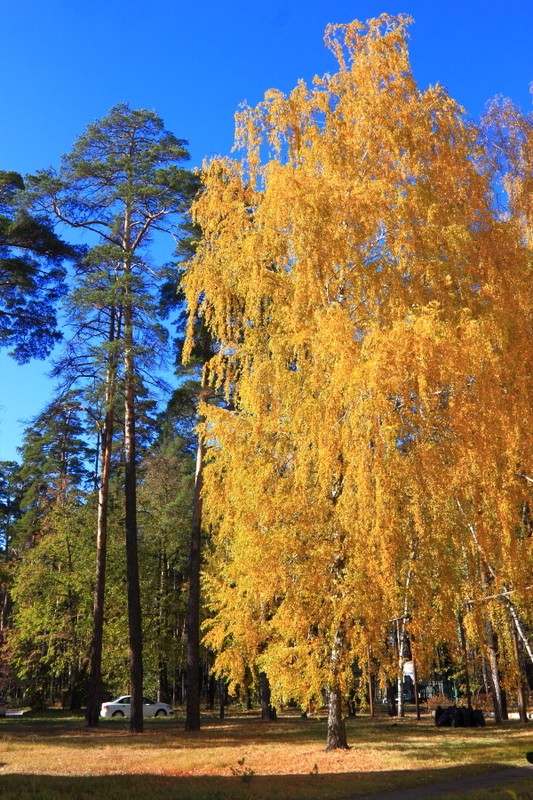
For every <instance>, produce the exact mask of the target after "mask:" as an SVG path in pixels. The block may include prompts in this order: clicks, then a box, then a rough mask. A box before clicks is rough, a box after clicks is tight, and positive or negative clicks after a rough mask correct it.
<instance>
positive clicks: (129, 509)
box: [124, 265, 144, 733]
mask: <svg viewBox="0 0 533 800" xmlns="http://www.w3.org/2000/svg"><path fill="white" fill-rule="evenodd" d="M126 272H128V265H126ZM128 289H129V287H127V289H126V291H127V292H128V294H127V296H126V302H125V305H124V383H125V386H124V393H125V403H124V412H125V413H124V460H125V478H124V495H125V516H126V576H127V582H128V619H129V641H130V683H131V716H130V731H131V732H132V733H142V732H143V730H144V720H143V661H142V619H141V593H140V586H139V557H138V548H137V465H136V454H135V444H136V442H135V370H134V359H133V321H132V307H131V298H130V297H129V291H128Z"/></svg>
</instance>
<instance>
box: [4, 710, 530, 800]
mask: <svg viewBox="0 0 533 800" xmlns="http://www.w3.org/2000/svg"><path fill="white" fill-rule="evenodd" d="M202 726H203V727H202V730H201V731H199V732H198V733H192V734H191V733H185V731H184V730H183V719H182V718H181V717H180V716H178V717H176V718H175V719H157V720H146V724H145V733H144V734H142V735H131V734H130V733H129V731H128V722H127V721H124V720H111V719H110V720H102V721H101V723H100V726H99V728H98V729H97V730H95V731H87V730H86V729H85V727H84V724H83V719H82V718H81V716H78V717H75V716H68V715H66V714H65V712H47V713H46V714H37V713H32V714H27V715H24V716H22V717H8V718H7V719H5V720H0V797H1V798H2V800H25V799H26V798H42V800H56V798H76V800H78V798H79V799H80V800H85V798H99V799H101V798H106V800H107V798H112V799H113V800H118V799H119V798H123V799H124V800H141V798H142V799H143V800H144V799H145V798H149V799H150V800H170V798H172V799H173V800H200V799H201V800H230V799H232V798H246V799H249V800H330V799H331V800H333V799H334V798H343V797H357V796H360V797H365V796H370V795H372V794H378V793H380V792H386V791H388V790H393V789H400V788H408V787H412V786H420V785H424V784H425V785H430V784H432V783H436V782H440V781H445V780H448V779H450V778H455V777H457V776H460V775H467V774H473V773H486V772H488V771H491V770H498V769H504V768H507V767H510V766H525V765H526V763H527V762H526V761H525V753H526V751H528V750H532V749H533V736H532V733H533V731H532V730H531V728H532V727H533V726H528V725H522V724H520V723H518V722H509V723H506V724H504V725H501V726H495V725H494V724H493V723H491V722H489V723H488V724H487V727H485V728H481V729H477V728H472V729H461V728H458V729H452V728H447V729H441V728H436V727H435V725H434V724H433V720H432V718H431V717H430V716H426V717H425V718H423V719H422V720H420V721H417V720H416V718H414V717H412V716H409V715H408V716H407V717H406V718H404V719H401V720H394V719H392V720H391V719H389V718H387V717H376V718H375V719H371V718H370V717H368V716H365V715H360V716H358V717H357V718H356V719H353V720H348V739H349V743H350V745H351V749H350V750H349V751H346V752H332V753H326V752H325V750H324V746H325V740H326V722H325V719H301V718H300V716H299V715H298V714H297V712H289V711H288V712H284V713H282V714H281V715H280V719H279V720H278V722H277V723H262V722H261V721H259V720H258V718H257V713H251V712H237V711H234V712H230V713H228V714H227V715H226V718H225V719H224V720H219V719H217V718H216V717H210V716H205V717H204V718H203V720H202ZM532 778H533V772H532ZM511 789H514V795H513V793H512V792H511V791H510V790H511ZM453 796H454V795H450V797H453ZM457 796H458V795H455V797H457ZM461 796H462V797H465V796H468V797H471V798H476V800H477V799H478V798H483V797H487V798H493V800H500V798H502V800H503V798H506V799H507V800H509V798H512V797H513V796H514V797H515V798H524V800H533V786H532V785H531V782H530V781H529V780H522V781H520V780H519V781H517V782H516V783H513V784H511V785H510V786H507V787H506V789H505V790H503V789H500V790H497V789H494V791H492V790H490V791H489V792H488V793H487V791H485V793H481V794H480V793H471V794H468V795H461ZM429 797H430V793H429V791H428V798H429Z"/></svg>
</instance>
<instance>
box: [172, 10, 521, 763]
mask: <svg viewBox="0 0 533 800" xmlns="http://www.w3.org/2000/svg"><path fill="white" fill-rule="evenodd" d="M409 23H410V20H409V18H408V17H405V16H399V17H391V16H388V15H382V16H381V17H379V18H378V19H374V20H370V21H368V22H367V23H366V24H362V23H359V22H357V21H356V22H353V23H351V24H349V25H330V26H328V28H327V30H326V36H325V41H326V44H327V46H328V47H329V48H330V49H331V51H332V52H333V54H334V55H335V57H336V59H337V62H338V71H337V72H335V73H334V74H331V75H329V74H328V75H325V76H323V77H321V78H318V77H317V78H315V79H314V82H313V84H312V86H310V87H309V86H307V85H306V84H305V83H303V82H299V83H298V84H297V86H296V87H295V88H294V90H293V91H292V92H291V93H290V94H289V95H287V96H285V95H283V94H282V93H281V92H278V91H275V90H270V91H269V92H267V93H266V95H265V99H264V101H263V102H261V103H260V104H259V105H258V106H257V107H256V108H253V109H252V108H243V109H242V110H241V111H240V112H239V113H238V114H237V137H236V147H237V149H240V153H241V156H240V158H235V159H230V158H217V159H214V160H213V161H211V162H210V163H209V164H206V165H205V168H204V173H203V180H204V191H203V193H202V195H201V197H200V198H199V200H198V201H197V203H196V205H195V208H194V214H195V219H196V221H197V223H198V224H199V225H200V226H201V229H202V231H203V239H202V241H201V242H200V244H199V247H198V251H197V254H196V256H195V258H194V259H193V260H192V261H191V263H190V264H189V268H188V270H187V274H186V277H185V280H184V288H185V291H186V295H187V299H188V302H189V306H190V308H191V319H192V318H193V317H194V315H195V314H197V313H200V314H202V315H203V317H204V319H205V323H206V325H207V326H208V328H209V330H210V332H211V335H212V337H213V340H214V341H216V342H217V343H218V346H217V354H216V355H215V356H214V357H213V359H212V360H211V361H210V363H209V366H208V368H209V375H210V376H211V380H212V382H213V384H214V385H215V386H217V387H218V388H219V389H221V390H223V391H224V392H225V395H226V398H227V401H228V403H227V406H226V407H225V408H216V407H213V406H206V407H205V408H204V409H203V411H202V413H203V414H204V415H205V423H204V425H203V427H202V435H203V436H204V439H205V442H206V444H207V445H208V458H207V464H206V468H205V476H204V480H205V483H204V514H205V518H206V520H207V522H208V524H210V525H211V526H212V529H213V532H214V550H213V555H212V558H211V561H210V565H209V567H208V570H207V577H206V586H207V590H208V593H209V599H210V603H211V605H212V609H213V619H212V621H211V623H210V627H209V631H208V634H207V636H208V640H209V642H210V644H211V645H213V646H215V647H216V649H217V650H218V652H219V658H218V668H219V669H220V670H222V671H224V672H225V673H226V674H228V675H229V676H230V678H233V680H234V681H236V682H239V681H240V680H242V679H243V675H244V670H245V668H246V667H247V666H250V665H251V666H252V668H253V669H257V670H262V671H265V672H266V673H267V674H268V677H269V680H270V683H271V686H272V689H273V696H274V697H275V698H277V699H278V700H279V699H289V698H294V699H297V700H298V701H299V702H301V703H302V705H304V706H305V705H306V704H307V703H309V702H313V701H315V702H316V701H320V699H321V697H322V695H323V693H326V694H327V696H328V698H329V719H328V748H339V747H346V746H347V742H346V735H345V730H344V722H343V710H342V701H343V697H345V696H346V693H347V692H348V690H349V688H350V686H351V685H352V683H353V671H352V667H353V664H354V662H358V663H360V664H361V666H364V665H365V664H366V662H367V658H368V652H369V648H370V650H371V651H372V652H374V653H379V652H383V648H384V644H383V643H384V641H385V640H386V639H387V636H388V628H389V627H390V625H389V622H388V621H389V620H390V619H394V618H398V617H403V618H406V617H407V616H408V617H409V630H410V633H411V635H412V636H413V637H414V639H415V640H416V642H417V656H418V654H420V657H421V658H422V659H424V658H425V659H426V660H429V659H430V653H431V650H432V647H434V645H435V643H436V642H437V641H452V640H453V641H455V638H456V616H457V613H459V612H460V611H461V612H462V611H464V608H463V605H464V601H465V599H467V598H466V596H467V595H468V594H469V592H470V587H468V588H465V587H463V581H464V574H465V558H466V556H465V553H469V554H470V556H471V557H472V558H474V557H475V558H476V559H477V560H478V561H479V557H480V554H481V552H486V553H490V554H491V564H492V565H493V569H494V572H495V575H496V576H497V586H498V587H503V586H505V587H507V590H508V589H510V588H512V589H513V591H516V592H517V597H518V596H519V595H520V596H522V597H524V596H525V595H524V592H525V590H526V586H527V584H528V581H530V579H531V563H532V554H531V538H529V539H528V538H527V537H526V536H524V535H523V533H521V532H520V513H521V508H522V507H523V504H524V503H525V502H526V500H525V497H524V490H525V488H527V487H526V481H524V480H523V479H522V478H520V477H519V474H526V471H527V467H526V454H527V445H528V441H527V439H528V435H529V434H528V427H527V420H528V414H529V411H528V405H527V387H528V383H527V381H528V375H529V373H528V370H529V368H530V364H529V362H528V358H527V351H526V349H525V342H526V341H527V337H528V335H529V331H528V319H527V311H528V301H527V271H528V268H530V264H531V255H530V250H528V245H527V242H526V241H525V237H524V235H523V232H521V231H522V229H521V227H520V226H521V223H520V222H519V221H518V220H517V219H516V215H515V214H513V213H507V214H506V215H503V214H501V213H498V210H497V207H496V203H495V189H494V181H493V175H492V173H491V170H490V169H489V167H488V166H487V160H486V158H485V152H484V149H483V145H482V142H481V139H480V131H479V129H478V128H477V127H476V126H475V125H474V124H473V123H472V122H471V121H469V120H468V119H467V118H466V116H465V113H464V111H463V109H462V108H461V107H460V106H458V104H457V103H456V102H455V101H454V100H453V99H452V98H451V97H450V96H449V95H448V94H447V93H446V91H445V90H444V89H443V88H442V87H440V86H433V87H430V88H428V89H426V90H421V89H419V88H418V87H417V85H416V83H415V81H414V78H413V76H412V73H411V68H410V63H409V57H408V50H407V27H408V25H409ZM193 335H194V332H193V328H192V326H191V330H190V331H189V338H190V342H191V343H192V338H193ZM465 515H466V517H467V519H465ZM472 515H475V530H474V534H475V535H474V536H473V535H472V525H473V524H474V523H473V522H472V518H471V517H472ZM481 518H482V520H483V522H482V523H481ZM465 523H466V524H465ZM480 548H481V549H480ZM495 580H496V579H495ZM495 586H496V584H493V588H494V587H495ZM482 591H484V589H483V590H482ZM395 658H396V657H395ZM400 661H401V655H400ZM401 666H402V665H401V663H398V659H396V662H395V666H394V670H397V671H399V672H400V673H401Z"/></svg>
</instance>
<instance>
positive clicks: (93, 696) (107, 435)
mask: <svg viewBox="0 0 533 800" xmlns="http://www.w3.org/2000/svg"><path fill="white" fill-rule="evenodd" d="M115 313H116V312H115V309H112V312H111V320H110V323H109V343H110V344H111V343H113V342H114V341H115V336H116V331H115ZM114 411H115V363H114V356H113V355H110V356H109V365H108V368H107V374H106V394H105V417H104V425H103V429H102V436H101V444H100V447H101V463H100V486H99V488H98V521H97V532H96V579H95V588H94V600H93V630H92V639H91V653H90V658H89V663H90V667H89V690H88V696H87V708H86V710H85V724H86V725H87V727H89V728H95V727H96V726H97V725H98V721H99V719H100V703H101V693H102V639H103V632H104V602H105V580H106V560H107V518H108V501H109V479H110V475H111V454H112V449H113V419H114Z"/></svg>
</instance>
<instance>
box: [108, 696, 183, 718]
mask: <svg viewBox="0 0 533 800" xmlns="http://www.w3.org/2000/svg"><path fill="white" fill-rule="evenodd" d="M130 708H131V696H130V695H129V694H127V695H124V697H118V698H117V699H116V700H111V701H110V702H109V703H102V708H101V710H100V716H101V717H129V716H130ZM173 713H174V709H173V708H172V706H169V705H168V703H156V702H155V700H150V698H149V697H143V717H166V716H168V715H170V714H173Z"/></svg>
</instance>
